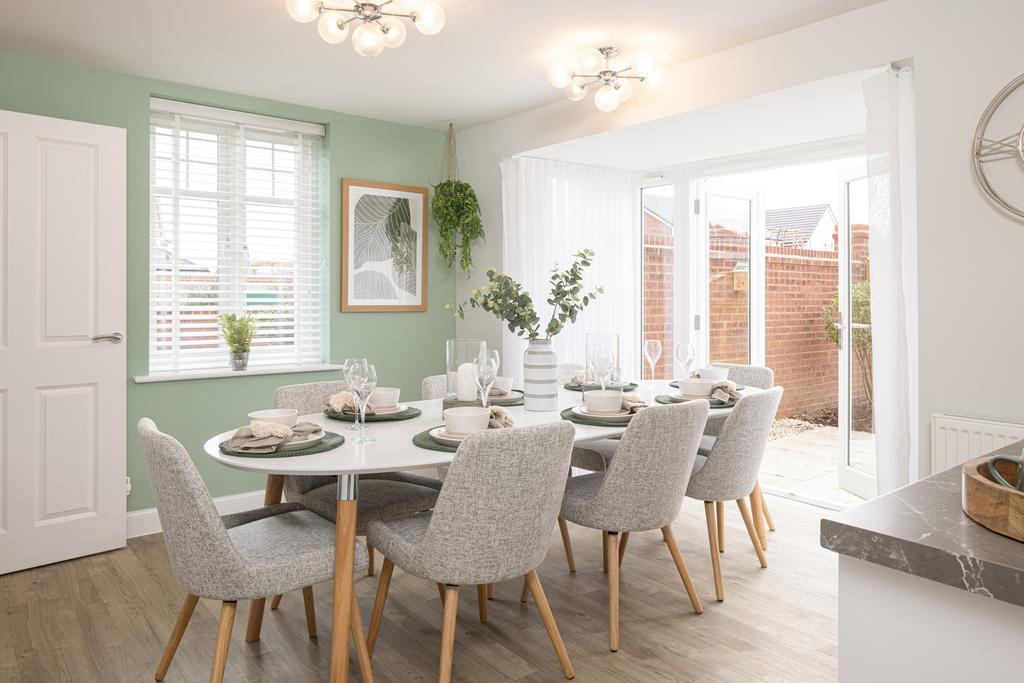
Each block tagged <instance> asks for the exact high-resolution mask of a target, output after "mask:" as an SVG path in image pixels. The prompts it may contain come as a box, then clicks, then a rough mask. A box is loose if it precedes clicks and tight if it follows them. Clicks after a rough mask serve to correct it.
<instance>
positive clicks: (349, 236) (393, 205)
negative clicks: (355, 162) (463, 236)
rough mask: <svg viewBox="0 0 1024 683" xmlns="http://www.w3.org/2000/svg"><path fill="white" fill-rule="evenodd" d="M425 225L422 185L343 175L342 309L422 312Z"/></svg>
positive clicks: (425, 204) (425, 249) (427, 224)
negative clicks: (355, 178) (357, 178)
mask: <svg viewBox="0 0 1024 683" xmlns="http://www.w3.org/2000/svg"><path fill="white" fill-rule="evenodd" d="M429 227H430V223H429V221H428V218H427V188H425V187H417V186H414V185H398V184H395V183H379V182H374V181H370V180H354V179H352V178H344V179H342V181H341V310H342V312H343V313H396V312H402V311H426V310H427V264H428V260H427V242H428V236H429ZM396 255H397V256H398V258H397V259H396V258H395V256H396ZM371 264H373V265H371Z"/></svg>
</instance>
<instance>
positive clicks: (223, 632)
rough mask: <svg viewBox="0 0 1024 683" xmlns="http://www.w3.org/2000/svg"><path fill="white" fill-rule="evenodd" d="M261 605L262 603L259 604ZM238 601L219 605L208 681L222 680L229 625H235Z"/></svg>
mask: <svg viewBox="0 0 1024 683" xmlns="http://www.w3.org/2000/svg"><path fill="white" fill-rule="evenodd" d="M260 606H261V607H262V605H260ZM237 607H238V603H236V602H234V601H231V602H224V603H223V604H222V605H221V606H220V624H219V625H218V626H217V645H216V646H215V647H214V650H213V666H212V667H211V668H210V683H221V681H223V680H224V665H225V664H227V662H228V646H229V645H230V644H231V627H232V626H234V625H235V609H236V608H237Z"/></svg>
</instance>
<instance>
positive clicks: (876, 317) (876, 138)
mask: <svg viewBox="0 0 1024 683" xmlns="http://www.w3.org/2000/svg"><path fill="white" fill-rule="evenodd" d="M864 100H865V104H866V105H867V112H868V115H867V154H868V187H869V204H870V225H871V228H870V241H869V245H870V247H869V250H870V251H869V253H870V257H871V340H872V345H873V356H874V362H873V377H874V418H875V444H876V450H877V458H878V493H879V494H882V493H886V492H887V491H891V490H893V489H895V488H898V487H900V486H903V485H904V484H907V483H909V482H911V481H916V480H917V479H918V478H919V461H918V441H919V439H918V395H917V387H918V382H917V368H918V356H917V193H916V188H917V171H916V167H915V149H914V77H913V72H912V71H910V70H909V69H901V70H895V69H891V70H888V71H886V72H884V73H880V74H876V75H874V76H872V77H871V78H869V79H867V80H866V81H865V82H864Z"/></svg>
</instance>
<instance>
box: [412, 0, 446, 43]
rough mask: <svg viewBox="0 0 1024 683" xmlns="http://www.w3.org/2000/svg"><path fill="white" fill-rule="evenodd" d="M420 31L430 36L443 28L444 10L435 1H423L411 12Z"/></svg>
mask: <svg viewBox="0 0 1024 683" xmlns="http://www.w3.org/2000/svg"><path fill="white" fill-rule="evenodd" d="M412 15H413V17H414V19H415V21H416V28H418V29H419V31H420V33H422V34H424V35H428V36H432V35H434V34H435V33H439V32H440V31H441V29H443V28H444V10H443V9H441V6H440V5H438V4H437V3H436V2H429V1H428V2H424V3H422V4H421V5H419V6H418V7H417V8H416V9H415V10H414V11H413V13H412Z"/></svg>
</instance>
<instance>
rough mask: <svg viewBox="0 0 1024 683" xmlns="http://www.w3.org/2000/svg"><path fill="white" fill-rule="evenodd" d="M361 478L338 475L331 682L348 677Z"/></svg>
mask: <svg viewBox="0 0 1024 683" xmlns="http://www.w3.org/2000/svg"><path fill="white" fill-rule="evenodd" d="M357 486H358V479H357V477H356V475H353V474H343V475H339V476H338V495H337V522H336V525H335V526H336V531H335V537H334V605H333V611H332V614H331V623H332V627H331V683H340V682H341V681H348V641H349V637H350V634H351V632H352V630H351V625H352V599H353V597H352V596H353V592H352V585H353V584H352V578H353V576H352V575H353V572H354V564H355V543H356V505H357V503H356V497H357V495H358V491H357Z"/></svg>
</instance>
